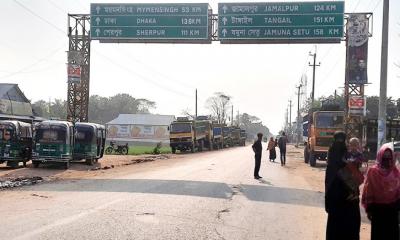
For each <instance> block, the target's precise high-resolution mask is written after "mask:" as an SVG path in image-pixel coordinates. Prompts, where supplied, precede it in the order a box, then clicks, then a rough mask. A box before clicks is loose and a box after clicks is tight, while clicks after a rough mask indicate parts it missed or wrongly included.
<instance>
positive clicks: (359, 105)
mask: <svg viewBox="0 0 400 240" xmlns="http://www.w3.org/2000/svg"><path fill="white" fill-rule="evenodd" d="M348 104H349V105H348V106H349V114H350V115H357V116H365V113H366V111H365V110H366V100H365V97H364V96H350V97H349V103H348Z"/></svg>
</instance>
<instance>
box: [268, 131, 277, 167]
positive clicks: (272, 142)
mask: <svg viewBox="0 0 400 240" xmlns="http://www.w3.org/2000/svg"><path fill="white" fill-rule="evenodd" d="M275 146H276V143H275V140H274V138H273V137H271V138H270V139H269V142H268V148H267V150H268V151H269V161H270V162H275V159H276V150H275Z"/></svg>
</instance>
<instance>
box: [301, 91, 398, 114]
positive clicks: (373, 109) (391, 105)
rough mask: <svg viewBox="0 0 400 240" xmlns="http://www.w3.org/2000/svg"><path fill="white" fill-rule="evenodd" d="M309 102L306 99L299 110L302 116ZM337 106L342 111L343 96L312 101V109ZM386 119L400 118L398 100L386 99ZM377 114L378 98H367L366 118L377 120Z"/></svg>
mask: <svg viewBox="0 0 400 240" xmlns="http://www.w3.org/2000/svg"><path fill="white" fill-rule="evenodd" d="M310 103H311V101H310V99H308V100H307V101H306V103H305V104H304V106H303V108H302V109H301V114H302V116H305V115H306V114H307V113H308V109H309V107H310V105H311V104H310ZM326 103H330V104H332V103H333V104H337V105H339V107H340V109H343V110H344V107H345V100H344V95H337V96H336V98H335V96H333V95H330V96H328V97H320V98H318V99H316V100H315V101H314V107H315V108H316V109H320V108H321V106H322V105H323V104H326ZM386 104H387V105H386V111H387V117H388V118H389V119H395V118H400V99H397V100H395V99H393V98H391V97H390V98H388V99H387V103H386ZM378 112H379V97H378V96H367V118H370V119H377V118H378Z"/></svg>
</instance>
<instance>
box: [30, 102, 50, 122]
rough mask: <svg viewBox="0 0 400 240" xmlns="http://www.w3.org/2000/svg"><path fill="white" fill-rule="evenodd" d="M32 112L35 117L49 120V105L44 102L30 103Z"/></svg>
mask: <svg viewBox="0 0 400 240" xmlns="http://www.w3.org/2000/svg"><path fill="white" fill-rule="evenodd" d="M32 110H33V112H34V115H35V116H40V117H44V118H49V103H48V102H46V101H44V100H39V101H36V102H34V103H32Z"/></svg>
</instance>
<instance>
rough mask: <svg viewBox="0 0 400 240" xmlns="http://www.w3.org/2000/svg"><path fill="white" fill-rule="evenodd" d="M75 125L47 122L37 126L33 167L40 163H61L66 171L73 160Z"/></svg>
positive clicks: (65, 122)
mask: <svg viewBox="0 0 400 240" xmlns="http://www.w3.org/2000/svg"><path fill="white" fill-rule="evenodd" d="M74 133H75V131H74V125H73V124H72V123H71V122H67V121H54V120H47V121H43V122H40V123H38V124H36V126H35V137H34V142H35V145H34V148H33V151H32V164H33V167H35V168H37V167H39V164H40V163H46V162H49V163H52V162H54V163H61V164H64V167H65V168H66V169H68V168H69V166H70V162H71V161H72V160H73V150H74V142H75V138H74V137H75V136H74Z"/></svg>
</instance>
